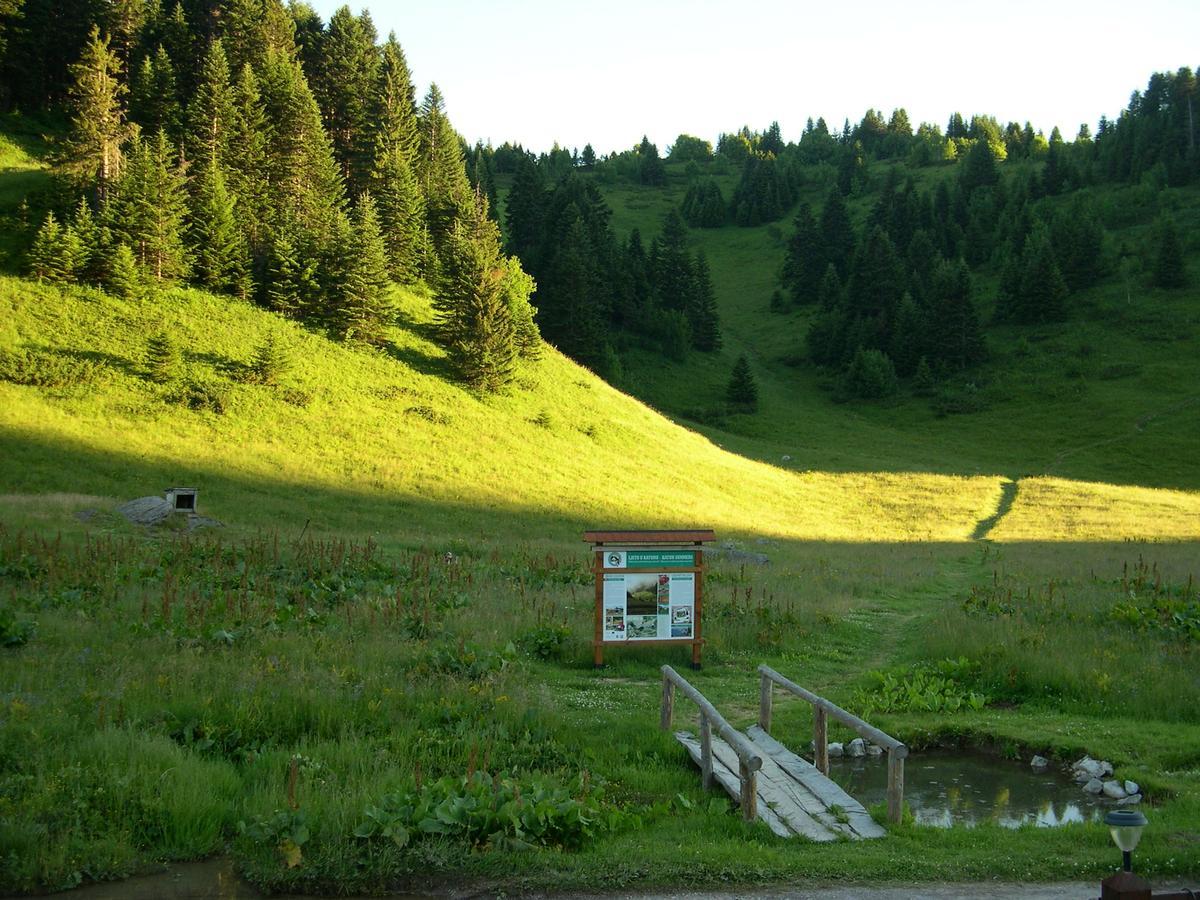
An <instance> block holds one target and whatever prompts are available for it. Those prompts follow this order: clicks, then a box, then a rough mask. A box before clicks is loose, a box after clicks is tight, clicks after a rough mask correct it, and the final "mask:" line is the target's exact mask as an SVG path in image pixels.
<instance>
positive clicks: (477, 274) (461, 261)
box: [435, 196, 517, 392]
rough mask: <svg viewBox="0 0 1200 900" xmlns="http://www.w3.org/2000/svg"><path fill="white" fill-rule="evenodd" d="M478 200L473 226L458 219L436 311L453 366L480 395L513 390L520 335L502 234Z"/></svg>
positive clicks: (448, 248) (440, 330)
mask: <svg viewBox="0 0 1200 900" xmlns="http://www.w3.org/2000/svg"><path fill="white" fill-rule="evenodd" d="M485 204H486V201H484V200H483V199H482V196H477V199H476V203H475V211H474V214H473V216H472V218H471V219H470V220H468V221H465V222H464V221H462V220H458V221H456V222H455V224H454V230H453V231H452V232H451V233H450V237H449V243H448V245H447V250H448V252H447V253H446V255H445V259H444V266H445V268H444V278H443V285H444V287H443V293H442V294H441V295H440V296H439V298H438V300H437V302H436V304H435V308H436V310H437V314H438V319H437V321H438V330H439V333H440V335H441V339H442V342H443V343H444V344H445V345H446V348H447V350H448V352H449V355H450V361H451V364H452V365H453V366H454V368H455V371H456V372H457V373H458V375H459V377H461V378H462V379H463V380H464V381H465V382H466V383H467V384H469V385H470V386H471V387H473V388H475V389H476V390H480V391H488V392H492V391H498V390H501V389H502V388H504V387H505V386H506V385H508V384H509V383H510V382H511V381H512V379H513V377H514V375H515V373H516V366H517V335H516V329H515V327H514V324H513V318H512V313H511V310H510V307H509V303H508V301H507V298H506V296H505V284H504V279H505V267H504V261H503V259H502V257H501V256H500V235H499V231H498V230H497V229H496V226H495V223H494V222H492V221H491V219H490V218H489V217H488V215H487V210H486V208H485Z"/></svg>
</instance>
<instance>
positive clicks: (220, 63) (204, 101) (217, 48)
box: [185, 38, 235, 167]
mask: <svg viewBox="0 0 1200 900" xmlns="http://www.w3.org/2000/svg"><path fill="white" fill-rule="evenodd" d="M234 116H235V111H234V99H233V87H232V85H231V84H230V76H229V61H228V60H227V59H226V58H225V47H224V45H223V44H222V43H221V40H220V39H219V38H218V39H216V40H214V41H213V42H212V43H211V44H209V46H208V52H207V53H205V55H204V61H203V62H202V63H201V66H200V83H199V84H198V85H197V87H196V92H195V93H194V94H193V95H192V100H191V103H189V104H188V116H187V117H188V137H187V141H186V142H185V146H186V147H187V150H188V152H189V153H190V154H191V158H192V159H193V160H196V161H198V162H200V163H202V164H209V163H215V164H217V165H218V166H222V167H223V166H227V165H229V162H230V142H231V140H232V138H233V130H234V128H235V125H234V122H235V118H234Z"/></svg>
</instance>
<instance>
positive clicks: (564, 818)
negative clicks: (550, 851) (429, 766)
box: [354, 772, 621, 850]
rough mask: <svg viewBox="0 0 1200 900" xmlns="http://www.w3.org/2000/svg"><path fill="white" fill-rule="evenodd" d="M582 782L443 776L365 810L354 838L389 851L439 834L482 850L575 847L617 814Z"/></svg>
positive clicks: (482, 775)
mask: <svg viewBox="0 0 1200 900" xmlns="http://www.w3.org/2000/svg"><path fill="white" fill-rule="evenodd" d="M588 781H589V780H588V776H587V774H586V773H585V774H583V775H580V776H579V777H578V778H577V779H576V783H575V784H574V785H572V790H568V789H567V788H565V787H563V786H562V785H560V784H558V783H557V782H556V781H554V780H553V779H549V778H540V777H534V778H527V779H521V780H518V779H517V778H515V777H510V776H505V775H495V776H491V775H487V774H486V773H483V772H474V773H472V774H471V775H469V776H468V777H466V778H443V779H440V780H439V781H435V782H432V783H429V784H426V785H423V786H422V787H420V788H416V787H407V788H403V789H401V790H399V791H396V792H394V793H391V794H386V795H385V796H383V797H381V798H380V799H379V800H378V801H377V802H376V803H373V804H368V805H367V807H366V808H365V809H364V810H363V821H362V822H361V823H360V824H359V826H358V827H357V828H356V829H355V831H354V834H355V836H356V837H358V838H362V839H364V840H384V841H388V842H391V843H393V844H395V845H396V846H397V847H405V846H407V845H408V844H410V843H411V842H415V841H419V840H421V839H423V838H426V837H429V836H440V837H442V838H443V839H450V840H457V841H463V842H465V843H467V844H469V845H470V846H472V847H478V848H480V849H489V850H525V849H531V848H533V847H561V848H564V849H575V848H578V847H582V846H583V845H585V844H586V843H588V842H589V841H590V840H591V839H592V838H594V837H595V836H596V835H597V834H600V833H601V832H603V831H606V830H608V829H610V828H612V827H614V826H615V825H616V824H617V823H618V822H619V821H620V819H621V815H620V813H618V812H617V811H615V810H605V809H604V807H603V806H602V804H601V793H600V791H599V790H598V789H595V788H590V785H589V783H588Z"/></svg>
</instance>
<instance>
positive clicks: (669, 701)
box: [659, 666, 675, 731]
mask: <svg viewBox="0 0 1200 900" xmlns="http://www.w3.org/2000/svg"><path fill="white" fill-rule="evenodd" d="M674 711H675V682H673V681H672V680H671V676H670V675H669V674H667V667H666V666H664V667H663V688H662V717H661V719H660V720H659V726H660V727H661V728H662V730H663V731H670V730H671V716H672V713H674Z"/></svg>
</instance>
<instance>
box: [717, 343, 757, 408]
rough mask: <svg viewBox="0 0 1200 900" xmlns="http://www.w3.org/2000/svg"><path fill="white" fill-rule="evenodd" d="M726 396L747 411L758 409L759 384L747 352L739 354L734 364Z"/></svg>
mask: <svg viewBox="0 0 1200 900" xmlns="http://www.w3.org/2000/svg"><path fill="white" fill-rule="evenodd" d="M725 396H726V398H727V399H728V400H729V402H730V403H731V404H733V405H734V406H735V407H738V408H740V409H741V410H743V411H745V412H754V411H756V410H757V409H758V384H757V383H756V382H755V380H754V373H753V372H752V371H751V370H750V360H748V359H747V358H746V354H745V353H743V354H742V355H741V356H739V357H738V358H737V362H735V363H734V364H733V371H732V372H731V373H730V376H729V385H728V387H726V389H725Z"/></svg>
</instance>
